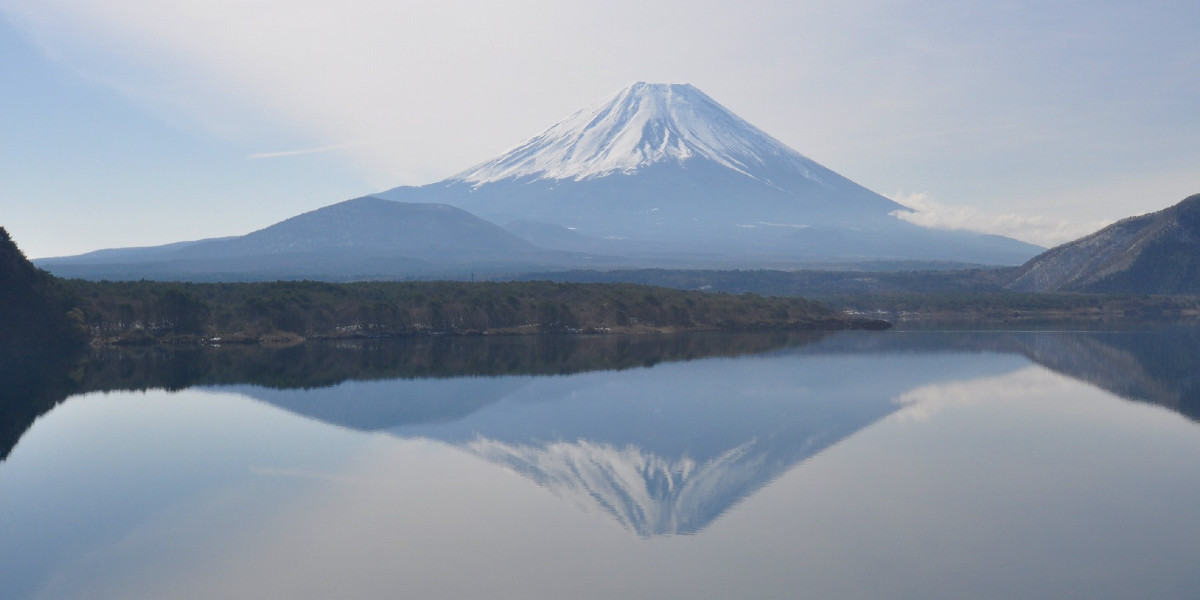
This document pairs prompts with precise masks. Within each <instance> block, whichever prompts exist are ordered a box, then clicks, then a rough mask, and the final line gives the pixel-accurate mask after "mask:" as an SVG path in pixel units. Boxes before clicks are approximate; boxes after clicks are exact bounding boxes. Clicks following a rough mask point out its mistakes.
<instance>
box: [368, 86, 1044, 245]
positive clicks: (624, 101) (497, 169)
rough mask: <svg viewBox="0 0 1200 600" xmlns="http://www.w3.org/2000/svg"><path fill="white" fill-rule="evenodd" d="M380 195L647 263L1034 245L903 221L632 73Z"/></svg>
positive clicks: (682, 91) (744, 129)
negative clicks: (496, 144)
mask: <svg viewBox="0 0 1200 600" xmlns="http://www.w3.org/2000/svg"><path fill="white" fill-rule="evenodd" d="M377 196H379V197H382V198H387V199H391V200H397V201H406V202H438V203H444V204H449V205H452V206H457V207H460V208H462V209H464V210H467V211H469V212H471V213H472V214H476V215H479V216H480V217H482V218H485V219H488V220H490V221H493V222H495V223H498V224H502V225H505V226H506V227H507V228H509V229H510V231H514V232H517V233H518V234H520V235H529V236H530V237H529V239H536V240H537V243H539V244H542V245H545V246H546V247H549V248H554V249H559V250H570V251H578V252H590V253H601V254H610V255H611V254H617V255H623V256H635V257H642V258H643V260H641V263H643V264H644V263H647V262H652V263H653V264H656V265H661V264H664V263H663V261H664V260H666V261H670V260H676V261H683V262H688V263H690V264H694V263H697V262H704V263H705V264H708V265H710V266H722V265H724V266H730V265H738V266H763V265H765V264H773V265H778V264H785V263H803V262H810V261H812V260H818V259H824V260H828V259H831V258H832V259H839V260H849V261H858V260H864V259H897V258H899V259H906V260H945V261H958V262H976V263H985V264H1018V263H1020V262H1021V261H1024V260H1026V259H1028V258H1029V257H1031V256H1033V255H1034V254H1035V253H1037V252H1038V251H1040V250H1041V249H1040V248H1038V247H1037V246H1033V245H1030V244H1026V243H1023V242H1018V241H1016V240H1012V239H1008V238H1003V237H1000V236H988V235H981V234H974V233H968V232H962V231H953V232H952V231H937V230H931V229H927V228H923V227H919V226H916V225H913V224H910V223H907V222H905V221H902V220H900V219H899V218H897V217H896V216H895V215H896V213H898V212H903V211H908V210H910V209H908V208H907V207H905V206H903V205H901V204H898V203H896V202H894V201H892V200H889V199H887V198H884V197H883V196H880V195H879V194H876V193H875V192H872V191H870V190H868V189H866V188H864V187H862V186H860V185H858V184H856V183H854V182H853V181H850V180H849V179H847V178H845V177H843V176H841V175H838V174H837V173H835V172H833V171H831V170H829V169H827V168H825V167H823V166H821V165H820V164H818V163H816V162H815V161H813V160H811V159H809V158H808V157H805V156H803V155H802V154H800V153H798V152H796V151H795V150H792V149H791V148H789V147H788V146H786V145H785V144H783V143H782V142H780V141H779V140H776V139H775V138H773V137H771V136H769V135H768V134H766V133H765V132H763V131H762V130H760V129H758V128H757V127H754V126H753V125H751V124H750V123H748V122H746V121H745V120H743V119H741V118H740V117H738V116H737V115H735V114H733V113H732V112H730V111H729V110H728V109H726V108H725V107H723V106H721V105H720V104H718V103H717V102H715V101H714V100H713V99H711V98H709V97H708V96H707V95H705V94H704V93H703V92H701V91H700V90H698V89H696V88H695V87H693V86H691V85H672V84H647V83H637V84H634V85H632V86H630V87H628V88H625V89H623V90H620V91H618V92H617V93H615V94H613V95H611V96H610V97H608V98H606V99H604V100H602V101H600V102H598V103H596V104H593V105H592V106H589V107H587V108H585V109H583V110H581V111H579V112H577V113H575V114H574V115H572V116H570V117H568V118H567V119H565V120H563V121H561V122H559V123H557V124H555V125H553V126H552V127H550V128H549V129H547V130H546V131H545V132H543V133H542V134H540V135H538V136H536V137H533V138H531V139H529V140H527V141H525V142H523V143H521V144H520V145H518V146H517V147H516V148H514V149H512V150H510V151H509V152H507V153H505V154H503V155H501V156H499V157H497V158H495V159H492V160H489V161H487V162H484V163H483V164H480V165H477V166H475V167H472V168H470V169H468V170H466V171H464V172H462V173H460V174H458V175H455V176H453V177H450V178H449V179H446V180H444V181H441V182H438V183H434V184H430V185H425V186H420V187H399V188H394V189H391V190H388V191H386V192H382V193H380V194H377ZM646 258H652V259H655V260H653V261H647V260H645V259H646Z"/></svg>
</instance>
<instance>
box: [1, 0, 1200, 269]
mask: <svg viewBox="0 0 1200 600" xmlns="http://www.w3.org/2000/svg"><path fill="white" fill-rule="evenodd" d="M1197 23H1200V3H1196V2H1195V1H1194V0H1182V1H1162V2H1155V1H1149V2H1143V3H1131V2H1128V1H1121V2H1112V1H1108V0H1089V1H1086V2H1084V1H1079V2H1074V1H1063V2H1055V1H1049V2H1047V1H1045V0H1041V1H1036V2H1035V1H1025V0H1013V1H1005V0H991V1H988V2H968V1H961V0H959V1H954V2H950V1H939V0H933V1H931V0H919V1H918V0H912V1H905V0H898V1H885V0H830V1H825V0H820V1H804V0H780V1H774V0H765V1H755V0H738V1H736V2H734V1H725V0H686V1H684V0H666V1H653V0H609V1H607V2H588V3H583V2H570V1H565V0H558V1H535V0H507V1H506V2H494V1H482V0H442V1H439V2H411V1H404V0H337V1H333V0H286V1H285V0H205V1H204V2H194V1H189V2H177V1H175V0H0V226H4V227H6V228H7V229H8V230H9V232H10V234H12V236H13V238H14V239H15V240H16V241H17V243H18V244H19V245H20V246H21V248H22V249H23V250H24V251H25V253H26V254H27V255H29V256H30V257H31V258H39V257H48V256H62V255H71V254H78V253H82V252H86V251H90V250H96V249H100V248H112V247H128V246H146V245H156V244H164V243H170V242H176V241H182V240H194V239H202V238H209V237H219V236H228V235H241V234H244V233H248V232H250V231H254V230H257V229H261V228H263V227H266V226H268V225H271V224H273V223H275V222H278V221H281V220H283V219H286V218H288V217H291V216H294V215H297V214H300V213H302V212H306V211H310V210H314V209H317V208H320V207H322V206H327V205H330V204H333V203H336V202H339V201H341V200H345V199H349V198H354V197H358V196H362V195H365V194H369V193H372V192H377V191H381V190H384V189H388V188H391V187H394V186H397V185H420V184H425V183H432V182H435V181H438V180H440V179H442V178H445V177H448V176H451V175H453V174H455V173H458V172H460V171H463V170H466V169H467V168H469V167H471V166H473V165H475V164H477V163H480V162H483V161H485V160H487V159H489V158H492V157H494V156H496V155H499V154H501V153H502V152H504V151H506V150H508V149H510V148H512V147H513V146H516V145H517V144H518V143H519V142H521V141H522V140H524V139H526V138H529V137H532V136H534V135H536V134H538V133H540V132H541V131H542V130H544V129H546V128H547V127H549V126H550V125H552V124H554V123H555V122H557V121H559V120H561V119H563V118H565V117H566V116H568V115H570V114H571V113H573V112H575V111H576V110H578V109H581V108H583V107H584V106H586V105H588V104H590V103H592V102H595V101H597V100H599V99H601V98H603V97H604V96H606V95H608V94H610V93H612V92H614V91H616V90H618V89H620V88H622V87H625V86H627V85H629V84H631V83H633V82H636V81H648V82H662V83H691V84H693V85H695V86H696V87H698V88H700V89H701V90H702V91H704V92H705V93H706V94H708V95H709V96H711V97H712V98H713V99H715V100H716V101H717V102H720V103H721V104H723V105H724V106H725V107H727V108H729V109H730V110H732V111H733V112H735V113H737V114H738V115H739V116H741V117H743V118H744V119H746V120H747V121H749V122H751V123H753V124H754V125H756V126H758V127H759V128H760V129H763V130H765V131H766V132H767V133H769V134H771V135H772V136H774V137H776V138H777V139H779V140H781V141H783V142H784V143H786V144H788V145H789V146H791V147H792V148H794V149H796V150H797V151H799V152H801V153H802V154H804V155H806V156H808V157H810V158H812V159H814V160H816V161H817V162H820V163H821V164H823V165H825V166H827V167H829V168H831V169H833V170H835V171H837V172H838V173H841V174H842V175H844V176H846V177H849V178H850V179H852V180H854V181H856V182H858V183H860V184H862V185H864V186H866V187H868V188H870V189H872V190H874V191H876V192H879V193H881V194H883V195H885V196H888V197H890V198H893V199H895V200H897V201H899V202H901V203H904V204H906V205H908V206H910V207H913V208H916V209H918V210H919V211H920V212H919V213H918V214H917V215H916V216H914V217H911V218H912V219H914V220H916V221H917V222H920V223H922V224H926V225H930V226H935V227H942V228H967V229H973V230H976V231H986V232H990V233H1000V234H1003V235H1009V236H1012V237H1016V238H1018V239H1023V240H1026V241H1031V242H1034V243H1038V244H1042V245H1047V246H1048V245H1054V244H1058V243H1061V242H1065V241H1068V240H1070V239H1073V238H1075V237H1078V236H1080V235H1084V234H1087V233H1090V232H1092V231H1094V230H1096V229H1098V228H1100V227H1102V226H1104V225H1106V224H1108V223H1111V222H1113V221H1115V220H1118V219H1121V218H1124V217H1127V216H1132V215H1137V214H1143V213H1147V212H1151V211H1155V210H1159V209H1162V208H1165V207H1167V206H1170V205H1172V204H1175V203H1176V202H1178V201H1180V200H1182V199H1183V198H1185V197H1187V196H1189V195H1191V194H1195V193H1198V192H1200V36H1196V35H1195V28H1196V25H1197Z"/></svg>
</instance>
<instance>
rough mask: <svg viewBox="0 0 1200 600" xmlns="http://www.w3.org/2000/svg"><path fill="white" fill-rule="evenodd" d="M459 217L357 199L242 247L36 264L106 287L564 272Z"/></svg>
mask: <svg viewBox="0 0 1200 600" xmlns="http://www.w3.org/2000/svg"><path fill="white" fill-rule="evenodd" d="M573 260H574V259H573V257H571V256H569V255H566V254H564V253H556V252H548V251H545V250H542V249H541V248H538V247H536V246H534V245H533V244H530V243H529V242H526V241H525V240H522V239H520V238H518V237H516V236H514V235H512V234H510V233H508V232H506V231H504V230H503V229H501V228H500V227H498V226H496V225H494V224H492V223H489V222H488V221H484V220H483V219H480V218H478V217H475V216H473V215H471V214H469V213H467V212H466V211H463V210H461V209H458V208H454V207H452V206H446V205H443V204H410V203H402V202H392V201H389V200H382V199H379V198H373V197H369V196H368V197H364V198H356V199H354V200H347V201H345V202H340V203H338V204H334V205H332V206H327V207H325V208H321V209H317V210H314V211H311V212H307V213H304V214H301V215H298V216H295V217H292V218H290V219H287V220H285V221H281V222H279V223H276V224H275V225H272V226H270V227H267V228H265V229H261V230H259V231H255V232H253V233H249V234H246V235H244V236H240V237H232V238H218V239H210V240H200V241H197V242H185V243H179V244H170V245H167V246H159V247H154V248H127V249H120V250H101V251H98V252H92V253H89V254H83V255H80V256H76V257H68V258H52V259H43V260H40V261H38V263H39V264H40V265H41V266H42V268H45V269H47V270H50V271H52V272H54V273H55V274H57V275H60V276H64V277H84V278H108V279H138V278H142V277H145V278H151V279H198V280H211V279H233V280H243V279H296V278H306V277H307V278H323V279H333V280H346V279H372V278H379V277H380V276H382V275H385V274H389V273H390V274H393V275H396V276H401V277H402V276H406V275H418V276H419V275H430V274H445V273H448V272H455V271H456V269H457V270H458V271H463V272H469V271H470V270H471V269H472V268H479V269H486V268H488V267H490V266H502V267H504V268H509V267H517V266H523V267H525V268H534V267H535V266H539V265H540V266H541V267H551V266H561V265H564V264H571V263H572V261H573Z"/></svg>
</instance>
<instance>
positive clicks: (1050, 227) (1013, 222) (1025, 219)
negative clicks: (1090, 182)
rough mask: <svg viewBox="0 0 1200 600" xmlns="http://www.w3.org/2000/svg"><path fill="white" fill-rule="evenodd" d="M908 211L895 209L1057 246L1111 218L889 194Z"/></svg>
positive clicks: (924, 220)
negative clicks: (1083, 218) (1093, 218)
mask: <svg viewBox="0 0 1200 600" xmlns="http://www.w3.org/2000/svg"><path fill="white" fill-rule="evenodd" d="M890 198H891V199H892V200H895V201H896V202H899V203H900V204H903V205H905V206H907V207H909V208H910V209H912V210H910V211H905V210H897V211H894V212H893V213H892V214H893V215H894V216H896V217H897V218H899V219H902V220H904V221H908V222H909V223H913V224H914V225H921V226H923V227H930V228H933V229H965V230H968V231H977V232H980V233H993V234H998V235H1003V236H1008V237H1011V238H1016V239H1019V240H1023V241H1026V242H1031V243H1034V244H1040V245H1042V246H1047V247H1049V246H1057V245H1058V244H1061V243H1064V242H1069V241H1071V240H1073V239H1076V238H1079V237H1082V236H1084V235H1087V234H1089V233H1092V232H1093V231H1096V230H1097V229H1100V228H1101V227H1104V226H1106V225H1109V224H1110V223H1112V221H1108V220H1105V221H1072V220H1069V219H1057V218H1052V217H1046V216H1042V215H1030V214H1020V213H992V212H988V211H984V210H980V209H978V208H976V207H973V206H962V205H958V206H954V205H949V204H943V203H941V202H938V201H937V200H934V199H933V198H932V197H930V196H929V194H926V193H924V192H913V193H903V192H900V193H896V194H893V195H891V196H890Z"/></svg>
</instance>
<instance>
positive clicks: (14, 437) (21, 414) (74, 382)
mask: <svg viewBox="0 0 1200 600" xmlns="http://www.w3.org/2000/svg"><path fill="white" fill-rule="evenodd" d="M79 359H80V356H79V355H78V353H74V352H69V351H60V350H55V349H33V348H24V349H20V350H17V349H13V348H8V347H5V346H3V345H0V461H3V460H4V459H6V458H8V455H9V453H10V452H12V449H13V447H14V446H16V445H17V441H18V440H20V439H21V436H22V435H24V434H25V431H26V430H28V429H29V428H30V427H31V426H33V422H34V421H36V420H37V419H38V417H40V416H42V415H43V414H46V413H47V412H50V410H51V409H52V408H54V407H55V406H58V404H59V403H60V402H62V401H63V400H66V399H67V397H68V396H69V395H71V394H75V393H80V392H81V388H82V386H81V385H80V382H79V380H78V375H79V373H78V371H77V369H76V367H77V366H78V360H79Z"/></svg>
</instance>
